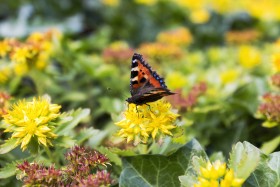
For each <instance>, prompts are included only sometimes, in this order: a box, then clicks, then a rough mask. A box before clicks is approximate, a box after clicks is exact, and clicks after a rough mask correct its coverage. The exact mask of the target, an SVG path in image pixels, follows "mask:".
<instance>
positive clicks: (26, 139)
mask: <svg viewBox="0 0 280 187" xmlns="http://www.w3.org/2000/svg"><path fill="white" fill-rule="evenodd" d="M60 108H61V106H60V105H57V104H50V101H49V100H48V99H47V98H33V100H32V101H30V102H27V101H25V100H23V101H19V102H18V103H17V104H14V105H13V106H12V107H11V109H9V110H8V112H7V114H6V115H4V121H5V132H11V133H12V136H11V139H16V140H17V141H16V146H17V145H19V144H21V149H22V150H25V149H26V148H27V145H28V144H29V143H30V141H31V140H32V139H34V140H35V141H37V142H38V143H39V144H43V145H44V146H47V145H52V143H51V141H50V139H53V138H55V137H56V136H57V135H56V134H54V133H53V128H54V126H53V125H52V124H51V123H50V122H52V121H53V120H54V119H56V118H57V117H59V115H60V114H59V110H60Z"/></svg>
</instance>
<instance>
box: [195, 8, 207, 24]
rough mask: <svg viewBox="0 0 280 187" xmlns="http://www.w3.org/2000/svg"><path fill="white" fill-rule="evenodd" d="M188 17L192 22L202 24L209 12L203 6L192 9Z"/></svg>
mask: <svg viewBox="0 0 280 187" xmlns="http://www.w3.org/2000/svg"><path fill="white" fill-rule="evenodd" d="M190 19H191V21H192V22H193V23H197V24H203V23H206V22H207V21H208V20H209V19H210V13H209V12H208V10H206V9H204V8H199V9H194V10H193V11H191V14H190Z"/></svg>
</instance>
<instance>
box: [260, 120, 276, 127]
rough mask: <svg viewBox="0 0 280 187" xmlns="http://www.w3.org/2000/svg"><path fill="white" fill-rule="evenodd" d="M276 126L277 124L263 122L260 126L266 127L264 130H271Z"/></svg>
mask: <svg viewBox="0 0 280 187" xmlns="http://www.w3.org/2000/svg"><path fill="white" fill-rule="evenodd" d="M277 125H279V124H278V122H275V121H265V122H263V124H262V126H263V127H266V128H272V127H276V126H277Z"/></svg>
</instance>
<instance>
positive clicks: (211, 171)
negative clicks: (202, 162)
mask: <svg viewBox="0 0 280 187" xmlns="http://www.w3.org/2000/svg"><path fill="white" fill-rule="evenodd" d="M225 172H226V163H222V162H221V161H220V160H217V161H215V162H214V163H213V164H211V163H210V162H207V166H206V168H203V167H201V168H200V174H201V176H202V177H203V178H205V179H213V180H217V179H218V178H220V177H222V176H223V175H224V174H225Z"/></svg>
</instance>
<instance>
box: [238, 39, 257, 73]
mask: <svg viewBox="0 0 280 187" xmlns="http://www.w3.org/2000/svg"><path fill="white" fill-rule="evenodd" d="M239 62H240V64H241V65H242V66H243V67H244V68H246V69H251V68H254V67H255V66H257V65H258V64H260V62H261V55H260V52H259V50H258V49H257V48H255V47H253V46H250V45H243V46H240V48H239Z"/></svg>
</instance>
